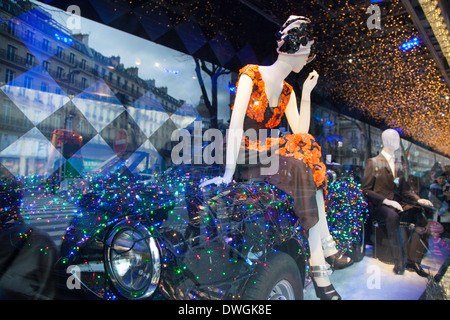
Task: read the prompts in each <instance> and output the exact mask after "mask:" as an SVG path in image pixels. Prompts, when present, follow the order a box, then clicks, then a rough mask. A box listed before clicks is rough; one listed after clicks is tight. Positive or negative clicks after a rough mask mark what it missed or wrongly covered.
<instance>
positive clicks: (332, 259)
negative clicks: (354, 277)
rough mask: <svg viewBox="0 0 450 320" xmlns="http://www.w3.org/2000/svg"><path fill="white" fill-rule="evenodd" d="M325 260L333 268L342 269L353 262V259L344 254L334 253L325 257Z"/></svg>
mask: <svg viewBox="0 0 450 320" xmlns="http://www.w3.org/2000/svg"><path fill="white" fill-rule="evenodd" d="M325 260H326V261H327V262H328V264H329V265H330V266H331V269H333V270H339V269H344V268H347V267H349V266H351V265H352V264H353V260H352V258H350V257H347V256H344V255H343V254H339V253H335V254H333V255H331V256H329V257H326V258H325Z"/></svg>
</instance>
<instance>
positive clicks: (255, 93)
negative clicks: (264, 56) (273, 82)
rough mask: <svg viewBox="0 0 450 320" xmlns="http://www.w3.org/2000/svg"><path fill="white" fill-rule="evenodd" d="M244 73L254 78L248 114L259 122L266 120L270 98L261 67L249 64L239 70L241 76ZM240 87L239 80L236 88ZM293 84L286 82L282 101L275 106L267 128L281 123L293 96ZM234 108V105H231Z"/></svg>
mask: <svg viewBox="0 0 450 320" xmlns="http://www.w3.org/2000/svg"><path fill="white" fill-rule="evenodd" d="M242 74H246V75H247V76H249V77H250V78H251V79H252V80H253V90H252V95H251V97H250V101H249V103H248V106H247V112H246V114H247V116H248V117H250V118H251V119H253V120H256V121H258V122H262V121H264V113H265V112H266V108H267V107H268V106H269V100H268V99H267V94H266V86H265V83H264V81H263V80H262V77H261V73H260V72H259V67H258V66H257V65H247V66H245V67H244V68H242V69H241V70H240V71H239V77H240V76H241V75H242ZM238 87H239V80H238V82H237V84H236V88H238ZM291 92H292V86H291V85H289V84H288V83H287V82H284V86H283V91H282V93H281V98H280V103H279V104H278V106H277V107H275V108H273V115H272V118H271V119H270V120H269V121H267V123H266V124H265V126H266V127H267V128H275V127H276V126H277V125H279V124H280V121H281V117H282V116H283V114H284V111H285V110H286V107H287V105H288V103H289V98H290V96H291ZM231 109H233V106H232V107H231Z"/></svg>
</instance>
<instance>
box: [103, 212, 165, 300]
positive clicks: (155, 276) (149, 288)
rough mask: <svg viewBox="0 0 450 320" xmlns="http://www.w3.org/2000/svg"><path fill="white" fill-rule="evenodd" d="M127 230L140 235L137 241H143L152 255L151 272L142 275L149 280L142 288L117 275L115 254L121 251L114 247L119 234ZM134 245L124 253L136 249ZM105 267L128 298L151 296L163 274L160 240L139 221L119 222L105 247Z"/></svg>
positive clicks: (111, 278)
mask: <svg viewBox="0 0 450 320" xmlns="http://www.w3.org/2000/svg"><path fill="white" fill-rule="evenodd" d="M126 232H131V233H132V234H133V235H138V237H137V239H138V240H137V241H134V244H136V243H137V242H142V243H143V244H144V245H145V246H146V248H147V249H148V254H149V256H150V257H151V266H150V267H151V274H150V275H147V276H146V275H145V274H142V275H141V276H142V277H143V278H144V277H147V279H148V280H147V281H146V282H145V285H143V286H142V288H139V289H138V290H135V289H133V288H131V287H129V286H127V285H125V284H124V283H123V281H121V280H120V279H119V277H118V276H117V273H118V271H117V269H116V267H115V266H114V263H115V261H114V255H120V254H121V253H120V252H118V251H117V250H116V249H114V245H115V242H116V240H117V239H118V238H119V236H121V235H123V234H125V233H126ZM133 247H134V245H133V246H132V248H129V250H126V251H123V252H122V253H125V252H129V251H132V250H134V248H133ZM105 268H106V271H107V273H108V277H109V279H110V280H111V282H112V283H113V285H114V288H115V289H116V290H117V292H118V293H119V294H120V295H121V296H123V297H124V298H126V299H130V300H139V299H145V298H148V297H150V296H151V295H152V294H153V293H154V292H155V290H156V288H157V287H158V284H159V280H160V275H161V255H160V250H159V246H158V242H157V240H156V239H155V237H154V236H153V235H152V234H151V232H150V231H149V230H148V229H147V228H146V227H145V226H143V225H142V224H141V223H139V222H135V221H131V220H125V221H122V222H120V223H119V224H117V225H116V226H115V227H114V228H113V229H112V231H111V232H110V233H109V235H108V238H107V242H106V248H105Z"/></svg>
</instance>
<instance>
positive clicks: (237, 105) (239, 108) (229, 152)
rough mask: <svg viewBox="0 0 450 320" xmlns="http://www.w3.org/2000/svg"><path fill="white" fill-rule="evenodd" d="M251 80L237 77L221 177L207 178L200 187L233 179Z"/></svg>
mask: <svg viewBox="0 0 450 320" xmlns="http://www.w3.org/2000/svg"><path fill="white" fill-rule="evenodd" d="M252 87H253V81H252V79H251V78H250V77H249V76H247V75H245V74H243V75H241V77H240V78H239V86H238V88H237V90H236V99H235V101H234V107H233V112H232V113H231V120H230V127H229V129H228V134H227V149H226V165H225V173H224V175H223V177H217V178H213V179H210V180H207V181H205V182H203V183H202V184H200V187H204V186H207V185H209V184H212V183H215V184H220V183H229V182H231V180H232V179H233V175H234V171H235V169H236V162H237V158H238V155H239V150H240V147H241V141H242V136H243V131H244V129H243V128H244V118H245V113H246V111H247V106H248V101H249V100H250V96H251V93H252Z"/></svg>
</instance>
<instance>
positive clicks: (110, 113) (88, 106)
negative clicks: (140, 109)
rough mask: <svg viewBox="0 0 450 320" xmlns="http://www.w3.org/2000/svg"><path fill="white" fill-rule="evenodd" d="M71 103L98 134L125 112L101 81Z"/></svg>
mask: <svg viewBox="0 0 450 320" xmlns="http://www.w3.org/2000/svg"><path fill="white" fill-rule="evenodd" d="M72 102H73V103H74V104H75V105H76V106H77V108H78V110H80V111H81V112H82V113H83V115H84V116H85V117H86V119H87V120H88V121H89V122H90V124H91V125H92V126H93V127H94V128H95V130H97V131H98V132H100V131H101V130H103V128H104V127H105V126H106V125H108V124H109V123H110V122H111V121H113V120H114V119H115V118H117V116H118V115H119V114H121V113H122V112H124V111H125V108H124V107H123V106H122V104H121V103H120V101H119V100H118V99H117V98H116V96H115V95H114V93H113V92H112V91H111V89H110V88H109V87H108V85H107V84H106V82H105V81H104V80H103V79H100V80H98V81H97V82H96V83H94V84H92V85H91V86H90V87H89V88H87V89H86V90H84V91H83V92H82V93H80V94H79V95H78V96H76V97H75V98H74V99H73V100H72Z"/></svg>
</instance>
